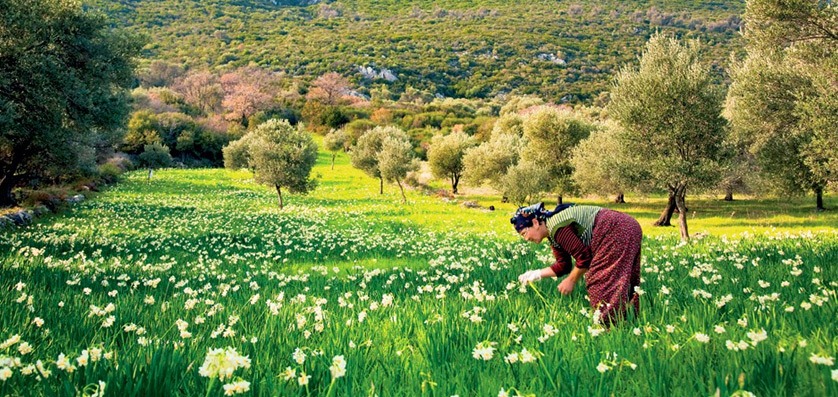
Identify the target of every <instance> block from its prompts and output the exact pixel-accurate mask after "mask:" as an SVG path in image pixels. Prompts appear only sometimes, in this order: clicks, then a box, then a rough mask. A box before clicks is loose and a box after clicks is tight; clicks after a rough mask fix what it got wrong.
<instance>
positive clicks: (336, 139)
mask: <svg viewBox="0 0 838 397" xmlns="http://www.w3.org/2000/svg"><path fill="white" fill-rule="evenodd" d="M346 143H347V137H346V133H345V132H343V130H332V131H331V132H329V133H328V134H326V136H325V137H323V146H325V147H326V150H328V151H330V152H332V169H335V157H336V156H337V155H338V151H341V150H344V149H345V148H346Z"/></svg>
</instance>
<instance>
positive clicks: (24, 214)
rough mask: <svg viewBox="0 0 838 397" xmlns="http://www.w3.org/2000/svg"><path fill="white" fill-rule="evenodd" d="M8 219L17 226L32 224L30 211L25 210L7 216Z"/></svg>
mask: <svg viewBox="0 0 838 397" xmlns="http://www.w3.org/2000/svg"><path fill="white" fill-rule="evenodd" d="M6 218H7V219H9V220H11V221H12V223H14V224H15V225H17V226H23V225H28V224H30V223H32V214H30V213H29V211H26V210H23V211H18V212H13V213H11V214H6Z"/></svg>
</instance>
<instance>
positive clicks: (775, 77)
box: [725, 0, 838, 210]
mask: <svg viewBox="0 0 838 397" xmlns="http://www.w3.org/2000/svg"><path fill="white" fill-rule="evenodd" d="M744 21H745V27H746V29H745V39H746V50H747V57H746V58H745V59H744V60H743V61H734V62H733V66H732V68H731V77H732V79H733V82H732V83H731V86H730V90H729V91H728V96H727V101H726V106H725V116H726V117H727V118H728V119H729V120H730V122H731V125H732V128H733V134H734V135H735V136H736V138H737V142H738V143H740V144H742V145H744V146H745V147H746V148H747V150H748V152H749V153H750V154H751V155H753V156H754V157H755V159H756V163H757V164H758V165H759V167H760V169H761V170H762V171H763V172H762V174H763V176H765V177H766V178H767V179H769V180H771V181H772V182H773V184H774V185H775V186H777V187H779V188H780V189H781V190H783V191H786V192H800V191H807V190H810V191H814V193H815V196H816V206H817V208H818V209H819V210H823V209H824V205H823V190H824V188H825V187H826V186H827V184H828V183H830V182H834V181H835V180H836V176H837V175H838V130H836V128H835V126H836V125H838V99H836V97H837V96H836V95H835V87H836V85H838V75H836V73H835V71H836V70H838V8H836V7H835V6H834V5H833V4H831V3H830V2H815V1H776V0H751V1H748V2H747V5H746V11H745V15H744Z"/></svg>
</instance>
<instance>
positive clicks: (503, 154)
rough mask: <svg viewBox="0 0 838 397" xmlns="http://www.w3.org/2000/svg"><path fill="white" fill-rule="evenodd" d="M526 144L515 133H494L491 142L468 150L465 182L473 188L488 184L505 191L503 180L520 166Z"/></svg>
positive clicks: (465, 161) (465, 158)
mask: <svg viewBox="0 0 838 397" xmlns="http://www.w3.org/2000/svg"><path fill="white" fill-rule="evenodd" d="M524 144H525V142H524V139H523V138H522V137H520V136H518V135H516V134H514V133H512V134H494V133H493V134H492V137H491V139H489V141H487V142H484V143H482V144H480V146H477V147H474V148H472V149H470V150H468V151H467V152H466V153H465V155H464V156H463V165H464V169H463V177H464V178H465V182H466V183H467V184H469V185H472V186H480V185H483V184H484V183H488V184H490V185H491V186H492V187H495V188H496V189H498V190H501V191H505V190H506V189H504V187H503V184H502V183H501V179H502V178H503V176H504V175H505V174H506V173H507V171H508V170H509V169H510V168H511V167H512V166H514V165H515V164H518V160H519V159H520V157H521V150H522V149H523V147H524Z"/></svg>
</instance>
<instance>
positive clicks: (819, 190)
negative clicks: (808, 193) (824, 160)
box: [815, 185, 826, 211]
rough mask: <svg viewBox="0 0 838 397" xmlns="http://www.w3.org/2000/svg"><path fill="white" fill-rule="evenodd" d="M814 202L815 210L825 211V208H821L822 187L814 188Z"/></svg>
mask: <svg viewBox="0 0 838 397" xmlns="http://www.w3.org/2000/svg"><path fill="white" fill-rule="evenodd" d="M815 200H816V203H817V210H818V211H826V207H824V206H823V186H821V185H817V186H815Z"/></svg>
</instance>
